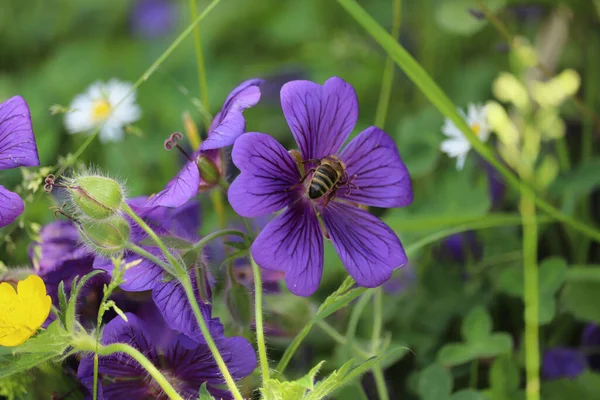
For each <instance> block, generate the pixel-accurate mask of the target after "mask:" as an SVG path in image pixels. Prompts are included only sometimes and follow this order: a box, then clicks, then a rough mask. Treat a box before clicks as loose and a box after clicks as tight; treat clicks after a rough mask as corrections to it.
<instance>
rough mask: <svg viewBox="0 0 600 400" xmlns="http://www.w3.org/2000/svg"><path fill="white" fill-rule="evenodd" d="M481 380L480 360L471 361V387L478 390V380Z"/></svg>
mask: <svg viewBox="0 0 600 400" xmlns="http://www.w3.org/2000/svg"><path fill="white" fill-rule="evenodd" d="M478 381H479V360H477V359H474V360H473V361H471V375H470V377H469V387H471V388H473V389H475V390H477V382H478Z"/></svg>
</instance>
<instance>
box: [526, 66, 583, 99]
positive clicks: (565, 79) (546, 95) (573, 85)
mask: <svg viewBox="0 0 600 400" xmlns="http://www.w3.org/2000/svg"><path fill="white" fill-rule="evenodd" d="M580 84H581V78H580V77H579V74H578V73H577V72H575V71H574V70H572V69H567V70H565V71H563V72H561V73H560V74H559V75H557V76H555V77H554V78H552V79H550V80H549V81H548V82H533V84H532V87H531V94H532V96H533V98H534V99H535V101H536V102H537V103H538V104H539V105H540V106H542V107H558V106H559V105H561V104H562V103H563V102H564V101H565V100H566V99H567V98H569V97H571V96H573V95H574V94H575V93H577V90H579V85H580Z"/></svg>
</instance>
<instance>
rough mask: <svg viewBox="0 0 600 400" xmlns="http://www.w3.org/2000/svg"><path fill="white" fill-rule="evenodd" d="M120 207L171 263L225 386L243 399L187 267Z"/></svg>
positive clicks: (153, 234)
mask: <svg viewBox="0 0 600 400" xmlns="http://www.w3.org/2000/svg"><path fill="white" fill-rule="evenodd" d="M121 208H122V210H123V211H124V212H125V213H126V214H127V215H129V216H130V217H131V219H133V220H134V221H135V222H136V223H137V224H138V225H139V226H140V228H142V229H143V230H144V231H145V232H146V233H147V234H148V236H150V238H152V240H153V241H154V242H155V243H156V245H157V246H158V248H160V250H161V251H162V253H163V255H164V256H165V258H166V259H167V260H169V263H170V264H171V268H170V269H171V270H173V271H174V273H173V275H174V276H175V277H176V278H177V280H179V281H180V282H181V284H182V285H183V288H184V290H185V294H186V296H187V298H188V301H189V303H190V306H191V307H192V310H193V312H194V316H195V317H196V321H197V323H198V326H199V327H200V331H202V335H203V336H204V340H206V344H207V345H208V347H209V349H210V351H211V353H212V355H213V357H214V359H215V361H216V363H217V366H218V367H219V370H220V371H221V374H222V375H223V378H224V379H225V383H227V387H228V388H229V390H230V391H231V394H233V397H234V398H235V399H236V400H243V398H242V395H241V394H240V391H239V389H238V387H237V386H236V385H235V381H234V380H233V378H232V377H231V374H230V373H229V370H228V369H227V365H226V364H225V362H224V361H223V357H221V354H220V353H219V349H218V348H217V346H216V345H215V342H214V340H213V338H212V336H211V335H210V331H209V330H208V326H207V325H206V321H205V320H204V316H203V315H202V312H201V311H200V307H199V306H198V302H197V301H196V295H195V293H194V288H193V286H192V281H191V279H190V277H189V275H188V272H187V269H186V268H185V267H184V266H182V265H181V264H179V262H178V261H177V260H176V259H175V257H173V255H172V254H171V252H170V251H169V250H168V249H167V246H166V245H165V244H164V242H163V241H162V240H161V239H160V238H159V237H158V235H157V234H156V233H155V232H154V231H153V230H152V228H150V227H149V226H148V224H146V222H144V220H143V219H141V218H140V217H139V216H138V215H137V214H136V213H135V212H134V211H133V210H132V209H131V207H129V206H128V205H127V204H125V203H122V204H121ZM159 265H160V264H159Z"/></svg>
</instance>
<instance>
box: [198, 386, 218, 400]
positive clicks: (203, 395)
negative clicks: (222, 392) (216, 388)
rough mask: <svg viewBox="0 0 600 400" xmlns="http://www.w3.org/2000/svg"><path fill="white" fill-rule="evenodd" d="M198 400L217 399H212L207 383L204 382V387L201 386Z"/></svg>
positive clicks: (213, 399)
mask: <svg viewBox="0 0 600 400" xmlns="http://www.w3.org/2000/svg"><path fill="white" fill-rule="evenodd" d="M198 400H215V398H214V397H212V395H211V394H210V392H209V391H208V389H207V388H206V382H202V386H200V392H199V393H198Z"/></svg>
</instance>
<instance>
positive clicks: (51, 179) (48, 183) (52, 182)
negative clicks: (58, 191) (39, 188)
mask: <svg viewBox="0 0 600 400" xmlns="http://www.w3.org/2000/svg"><path fill="white" fill-rule="evenodd" d="M54 187H59V188H65V189H66V188H68V186H65V185H61V184H58V183H56V177H55V176H54V175H53V174H50V175H48V176H47V177H46V179H44V191H45V192H46V193H50V192H52V188H54Z"/></svg>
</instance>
